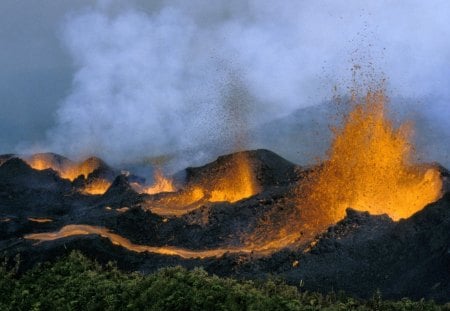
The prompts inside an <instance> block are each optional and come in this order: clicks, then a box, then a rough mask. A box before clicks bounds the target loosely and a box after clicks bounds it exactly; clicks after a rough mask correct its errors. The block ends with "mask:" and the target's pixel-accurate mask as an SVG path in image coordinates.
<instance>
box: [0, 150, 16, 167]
mask: <svg viewBox="0 0 450 311" xmlns="http://www.w3.org/2000/svg"><path fill="white" fill-rule="evenodd" d="M14 157H17V156H16V155H15V154H13V153H9V154H1V155H0V166H1V165H2V164H3V163H5V162H6V161H8V160H9V159H11V158H14Z"/></svg>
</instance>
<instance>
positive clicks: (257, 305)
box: [0, 252, 450, 310]
mask: <svg viewBox="0 0 450 311" xmlns="http://www.w3.org/2000/svg"><path fill="white" fill-rule="evenodd" d="M5 267H6V265H3V266H2V267H0V310H450V307H448V306H447V307H443V306H441V307H439V306H437V305H435V304H434V303H433V302H425V301H419V302H412V301H410V300H407V299H403V300H401V301H396V302H393V301H383V300H382V299H381V296H380V295H379V294H375V295H374V297H373V299H371V300H370V301H365V302H364V301H358V300H355V299H353V298H349V297H346V296H344V295H341V294H329V295H321V294H318V293H311V292H307V291H302V290H298V288H297V287H293V286H288V285H286V284H284V283H283V282H281V281H276V280H268V281H264V282H255V281H238V280H235V279H230V278H219V277H217V276H211V275H208V273H207V272H205V271H204V270H202V269H195V270H193V271H188V270H186V269H184V268H181V267H175V268H165V269H161V270H159V271H158V272H157V273H154V274H151V275H147V276H143V275H141V274H138V273H125V272H122V271H120V270H118V269H117V267H116V266H115V265H114V264H108V265H106V266H101V265H99V264H98V263H96V262H93V261H91V260H89V259H87V258H86V257H84V256H83V255H82V254H80V253H79V252H73V253H71V254H70V255H69V256H68V257H65V258H62V259H60V260H58V261H57V262H56V263H53V264H50V263H47V264H43V265H38V266H37V267H36V268H34V269H33V270H30V271H28V272H26V273H25V274H23V275H21V276H18V275H17V274H16V269H6V268H5Z"/></svg>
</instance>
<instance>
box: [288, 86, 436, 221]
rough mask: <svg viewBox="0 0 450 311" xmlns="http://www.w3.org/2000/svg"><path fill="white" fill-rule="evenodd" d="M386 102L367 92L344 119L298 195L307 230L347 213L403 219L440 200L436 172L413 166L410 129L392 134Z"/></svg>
mask: <svg viewBox="0 0 450 311" xmlns="http://www.w3.org/2000/svg"><path fill="white" fill-rule="evenodd" d="M386 101H387V99H386V96H385V95H384V93H383V92H382V91H376V92H369V93H368V94H367V96H366V97H365V99H364V101H363V102H362V103H357V104H356V105H355V107H354V109H353V110H352V111H351V112H350V114H349V115H348V116H347V117H346V118H345V120H344V121H345V122H344V125H343V126H342V128H340V129H337V130H336V132H335V135H336V136H335V139H334V141H333V143H332V145H331V148H330V149H329V151H328V159H327V160H326V161H325V162H324V163H323V164H322V165H320V166H319V167H318V168H317V169H316V170H314V171H313V172H312V174H311V175H310V176H308V178H307V181H306V182H304V183H302V184H301V185H300V187H299V189H298V192H297V194H298V197H299V198H298V200H299V204H298V205H299V208H300V209H301V212H302V213H303V215H304V216H303V217H304V220H303V221H305V222H306V223H308V225H310V226H311V225H312V226H316V227H317V226H318V227H319V228H322V229H323V228H324V227H326V226H328V225H330V224H332V223H336V222H337V221H339V220H340V219H342V218H343V217H344V215H345V210H346V208H348V207H352V208H355V209H358V210H363V211H368V212H370V213H371V214H388V215H389V216H390V217H391V218H392V219H393V220H399V219H401V218H407V217H409V216H411V215H412V214H414V213H415V212H417V211H419V210H421V209H423V208H424V207H425V206H426V205H427V204H429V203H432V202H434V201H436V200H438V199H439V198H440V196H441V188H442V180H441V177H440V173H439V171H438V170H437V169H436V168H434V167H432V166H430V165H419V164H415V163H414V162H413V158H414V154H413V148H412V145H411V143H410V136H411V135H410V134H411V127H410V125H408V124H403V125H402V126H400V127H399V128H397V129H396V128H395V127H394V126H393V124H392V121H391V120H389V118H388V117H387V116H386V111H385V106H386Z"/></svg>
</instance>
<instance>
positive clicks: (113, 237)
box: [24, 225, 290, 259]
mask: <svg viewBox="0 0 450 311" xmlns="http://www.w3.org/2000/svg"><path fill="white" fill-rule="evenodd" d="M90 234H97V235H99V236H101V237H103V238H107V239H109V240H110V241H111V243H112V244H114V245H118V246H121V247H123V248H126V249H128V250H130V251H133V252H137V253H143V252H148V253H155V254H161V255H171V256H180V257H182V258H186V259H193V258H202V259H203V258H207V257H221V256H223V255H225V254H227V253H245V254H250V253H259V254H262V255H265V254H270V253H272V252H274V251H276V250H278V249H280V245H286V242H284V241H277V242H274V241H271V242H269V243H267V244H265V245H262V246H258V247H254V248H252V247H226V248H215V249H210V250H189V249H185V248H178V247H173V246H161V247H157V246H147V245H139V244H134V243H133V242H131V241H130V240H128V239H127V238H124V237H122V236H120V235H118V234H116V233H112V232H111V231H109V230H108V229H107V228H102V227H96V226H90V225H67V226H64V227H62V228H61V229H60V230H59V231H56V232H44V233H33V234H27V235H25V236H24V238H25V239H27V240H38V241H39V242H44V241H53V240H58V239H62V238H67V237H72V236H78V235H90ZM289 238H290V237H289V236H288V237H285V239H289Z"/></svg>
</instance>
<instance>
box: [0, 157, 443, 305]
mask: <svg viewBox="0 0 450 311" xmlns="http://www.w3.org/2000/svg"><path fill="white" fill-rule="evenodd" d="M246 153H247V156H248V158H249V159H250V162H251V163H252V167H253V169H254V171H255V173H256V175H257V178H258V180H259V181H260V182H261V184H262V186H263V187H262V188H263V189H262V191H261V193H259V194H257V195H255V196H253V197H251V198H248V199H246V200H241V201H238V202H235V203H227V202H220V203H215V204H211V203H205V204H204V205H203V206H201V207H200V208H199V209H197V210H194V211H192V212H190V213H188V214H185V215H183V216H180V217H167V218H166V217H162V216H158V215H155V214H153V213H151V212H149V211H146V210H143V209H142V208H141V204H142V202H143V200H144V199H147V198H148V196H147V197H146V196H144V195H139V194H137V193H136V192H135V191H134V190H133V189H132V188H131V187H130V184H129V180H128V179H127V177H126V176H125V175H119V176H117V177H116V178H115V179H114V181H113V183H112V185H111V186H110V188H109V189H108V191H107V192H106V193H105V194H104V195H102V196H85V195H82V194H80V193H79V191H78V189H76V188H74V187H73V185H72V184H71V183H70V182H69V181H68V180H63V179H61V178H60V177H59V176H58V175H57V174H56V173H55V172H53V171H52V170H42V171H36V170H33V169H32V168H31V167H29V166H28V165H27V164H26V163H25V162H23V161H22V160H20V159H17V158H11V159H8V160H7V161H5V162H4V163H3V165H1V166H0V221H1V222H0V251H1V252H2V253H5V254H6V255H7V256H11V257H13V256H14V255H15V254H17V253H21V254H22V258H23V263H22V264H23V268H31V267H32V266H33V265H35V264H36V263H38V262H42V261H44V260H49V259H52V258H54V257H55V256H60V255H63V254H66V253H67V252H69V251H70V250H72V249H79V250H81V251H82V252H84V253H85V254H86V255H88V256H89V257H91V258H95V259H97V260H99V261H101V262H107V261H108V260H116V261H118V265H119V267H122V268H124V269H128V270H139V271H142V272H146V273H147V272H152V271H154V270H155V269H157V268H160V267H164V266H169V265H177V264H180V265H183V266H185V267H188V268H192V267H194V266H203V267H204V268H205V269H206V270H208V271H209V272H211V273H215V274H218V275H222V276H237V277H243V278H264V277H267V276H269V275H275V276H280V277H283V278H285V279H286V280H287V281H288V282H289V283H291V284H296V285H297V284H299V282H300V281H301V280H302V281H303V282H304V284H305V288H306V289H308V290H309V289H311V290H320V291H323V292H329V291H330V290H336V291H338V290H345V291H346V292H348V293H351V294H353V295H356V296H359V297H369V296H371V295H372V294H373V292H374V291H375V290H377V289H380V290H381V292H382V295H383V297H384V298H402V297H405V296H408V297H411V298H415V299H420V298H422V297H425V298H433V299H435V300H437V301H440V302H445V301H448V297H449V296H448V293H449V292H450V194H449V193H448V192H446V193H445V195H444V196H443V197H442V198H441V199H440V200H439V201H438V202H435V203H433V204H430V205H429V206H427V207H426V208H424V209H423V210H422V211H420V212H418V213H416V214H415V215H413V216H412V217H410V218H408V219H405V220H401V221H399V222H394V221H392V220H391V219H390V218H389V217H388V216H386V215H376V216H375V215H370V214H369V213H367V212H360V211H356V210H353V209H348V210H347V215H346V217H345V218H344V219H342V220H341V221H339V222H338V223H337V224H335V225H333V226H331V227H330V228H328V230H326V231H325V232H323V233H321V234H319V235H317V236H316V237H315V239H314V240H312V241H308V243H306V244H301V243H299V244H298V245H295V246H293V247H292V248H290V249H283V250H280V251H278V252H276V253H274V254H272V255H270V256H265V257H262V256H260V255H259V256H258V255H256V254H246V255H244V254H226V255H224V256H223V257H221V258H207V259H203V260H200V259H190V260H187V259H182V258H180V257H176V256H164V255H157V254H150V253H136V252H132V251H128V250H126V249H124V248H122V247H119V246H117V245H113V244H112V243H111V242H110V241H109V240H107V239H105V238H102V237H99V236H95V235H89V236H74V237H70V238H64V239H60V240H55V241H48V242H43V243H38V244H35V243H34V241H30V240H25V239H23V236H24V235H25V234H28V233H38V232H51V231H57V230H59V229H60V228H61V227H63V226H65V225H69V224H88V225H93V226H101V227H105V228H107V229H109V230H110V231H112V232H114V233H116V234H119V235H121V236H123V237H124V238H127V239H129V240H130V241H132V242H133V243H135V244H146V245H151V246H167V245H169V246H176V247H181V248H186V249H193V250H200V249H202V250H204V249H211V248H216V247H224V246H239V245H242V242H243V240H244V239H245V237H246V236H247V235H248V234H252V233H254V232H261V236H262V237H264V232H265V229H266V228H265V227H264V224H265V223H267V222H270V223H271V224H273V225H274V226H276V225H277V224H279V223H283V221H284V220H285V219H288V217H289V215H292V213H294V212H295V211H298V209H297V208H296V206H295V204H293V203H292V202H290V201H289V200H288V194H289V191H290V189H291V188H292V187H294V186H295V183H296V181H297V180H298V179H299V178H301V176H302V171H301V168H300V167H298V166H296V165H294V164H292V163H290V162H288V161H286V160H284V159H282V158H281V157H279V156H277V155H276V154H274V153H272V152H270V151H267V150H255V151H248V152H246ZM232 156H233V155H228V156H223V157H219V158H218V159H217V161H215V162H213V163H210V164H207V165H205V166H202V167H198V168H189V169H187V171H186V172H187V183H188V184H189V183H195V182H199V181H202V180H203V178H205V176H206V177H211V176H214V175H215V174H216V173H217V172H218V171H220V170H221V169H223V167H224V165H225V164H226V163H229V162H230V157H232ZM95 161H97V160H95ZM98 163H99V162H96V163H94V164H95V165H97V164H98ZM100 164H101V163H100ZM225 166H226V165H225ZM440 170H441V172H442V176H443V177H444V178H448V176H449V174H448V171H447V170H445V169H444V168H441V169H440ZM105 172H106V175H102V174H104V173H105ZM108 172H116V170H114V169H112V168H108V167H105V166H103V165H102V164H101V165H100V167H99V168H98V171H95V172H93V173H92V174H91V175H92V178H94V179H95V178H102V177H103V176H107V174H108ZM91 175H90V176H91ZM88 178H89V177H88ZM85 181H86V180H85V179H84V178H82V179H80V182H85ZM445 182H446V181H445V180H444V183H445ZM123 207H127V208H126V209H123ZM30 216H32V217H48V218H51V219H52V220H53V221H52V222H49V223H45V224H41V223H35V222H32V221H30V220H29V219H28V218H29V217H30ZM258 230H260V231H258Z"/></svg>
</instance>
